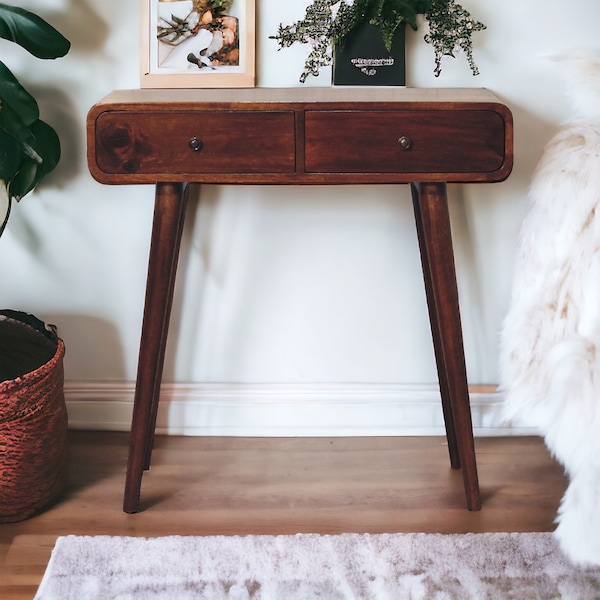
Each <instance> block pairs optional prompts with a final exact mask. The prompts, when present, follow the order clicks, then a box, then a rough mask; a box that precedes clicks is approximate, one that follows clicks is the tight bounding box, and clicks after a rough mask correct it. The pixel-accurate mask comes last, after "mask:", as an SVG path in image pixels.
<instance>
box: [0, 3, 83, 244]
mask: <svg viewBox="0 0 600 600" xmlns="http://www.w3.org/2000/svg"><path fill="white" fill-rule="evenodd" d="M0 37H2V38H4V39H7V40H10V41H11V42H15V43H16V44H18V45H19V46H21V47H23V48H25V50H27V51H28V52H30V53H31V54H32V55H33V56H35V57H37V58H42V59H52V58H59V57H61V56H64V55H65V54H66V53H67V52H68V51H69V48H70V46H71V44H70V42H69V41H68V40H67V39H66V38H65V37H64V36H63V35H62V34H61V33H59V32H58V31H57V30H56V29H54V27H52V26H51V25H50V24H49V23H47V22H46V21H44V20H43V19H42V18H40V17H39V16H37V15H35V14H33V13H31V12H29V11H27V10H25V9H23V8H19V7H17V6H10V5H8V4H0ZM59 158H60V141H59V139H58V135H57V134H56V132H55V131H54V129H53V128H52V127H50V125H48V124H47V123H45V122H44V121H42V120H41V119H40V113H39V108H38V104H37V102H36V100H35V98H34V97H33V96H32V95H31V94H30V93H29V92H28V91H27V90H26V89H25V88H24V87H23V86H22V85H21V84H20V83H19V80H18V79H17V78H16V77H15V76H14V75H13V73H12V72H11V71H10V69H8V67H7V66H6V65H5V64H4V63H3V62H2V61H1V60H0V235H2V233H3V231H4V229H5V228H6V224H7V222H8V218H9V216H10V210H11V206H12V202H13V200H17V201H18V200H20V199H21V198H23V196H25V195H26V194H28V193H29V192H30V191H31V190H33V189H34V188H35V186H36V185H37V184H38V183H39V181H40V180H41V179H42V178H43V177H44V176H45V175H46V174H47V173H49V172H50V171H52V169H54V167H55V166H56V164H57V163H58V160H59Z"/></svg>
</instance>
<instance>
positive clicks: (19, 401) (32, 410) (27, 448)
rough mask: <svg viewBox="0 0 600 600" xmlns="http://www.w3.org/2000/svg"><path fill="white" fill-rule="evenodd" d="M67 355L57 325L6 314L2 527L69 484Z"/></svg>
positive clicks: (1, 321)
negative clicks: (65, 357)
mask: <svg viewBox="0 0 600 600" xmlns="http://www.w3.org/2000/svg"><path fill="white" fill-rule="evenodd" d="M64 353H65V346H64V343H63V341H62V340H61V339H60V338H59V337H58V336H57V334H56V331H55V328H54V327H53V326H46V325H45V324H44V323H43V322H42V321H40V320H39V319H37V318H35V317H34V316H33V315H28V314H26V313H22V312H18V311H10V310H3V311H0V523H9V522H14V521H21V520H23V519H26V518H28V517H30V516H32V515H33V514H35V513H36V512H38V511H39V510H40V509H41V508H43V507H44V506H45V505H47V504H48V503H49V502H50V501H51V500H53V499H54V498H55V497H56V496H57V495H58V494H59V493H60V492H61V491H62V489H63V487H64V485H65V483H66V478H67V470H68V463H69V451H68V443H67V409H66V405H65V398H64V389H63V383H64V375H63V356H64Z"/></svg>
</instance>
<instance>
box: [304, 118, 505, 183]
mask: <svg viewBox="0 0 600 600" xmlns="http://www.w3.org/2000/svg"><path fill="white" fill-rule="evenodd" d="M505 137H506V136H505V122H504V119H503V117H502V116H501V115H500V114H498V113H496V112H494V111H493V110H435V111H433V110H432V111H427V110H407V111H384V110H381V111H353V110H342V111H307V113H306V127H305V141H306V150H305V152H306V154H305V170H306V172H307V173H436V172H437V173H466V172H469V173H492V172H494V171H497V170H498V169H500V167H501V166H502V165H503V163H504V159H505V152H506V149H505Z"/></svg>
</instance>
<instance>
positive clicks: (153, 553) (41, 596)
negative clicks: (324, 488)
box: [36, 533, 600, 600]
mask: <svg viewBox="0 0 600 600" xmlns="http://www.w3.org/2000/svg"><path fill="white" fill-rule="evenodd" d="M138 598H139V599H143V600H151V599H160V600H169V599H171V598H172V599H173V600H187V599H188V598H189V599H191V598H194V599H198V598H200V599H201V598H207V599H208V598H210V600H219V599H221V598H223V599H225V598H227V599H236V600H242V599H252V600H265V599H269V600H271V599H273V600H310V599H312V598H325V599H336V600H337V599H354V598H361V599H363V598H368V599H371V598H372V599H376V600H386V599H390V600H399V599H401V600H404V599H406V600H408V599H410V600H416V599H426V600H442V599H443V600H450V599H460V600H464V599H469V598H473V599H477V600H481V599H487V598H490V599H491V598H498V599H502V600H504V599H510V598H518V599H519V600H526V599H529V598H540V599H543V600H551V599H553V598H568V599H573V600H575V599H577V600H581V599H586V598H600V569H598V568H594V569H583V568H578V567H574V566H572V565H571V564H570V563H569V562H568V560H567V559H566V558H565V556H564V555H563V554H562V553H561V551H560V549H559V547H558V545H557V542H556V541H555V540H554V538H553V537H552V534H549V533H485V534H465V535H442V534H380V535H368V534H364V535H363V534H342V535H337V536H326V535H316V534H299V535H295V536H247V537H238V536H233V537H224V536H215V537H191V536H190V537H185V536H184V537H179V536H172V537H161V538H134V537H109V536H95V537H78V536H67V537H61V538H59V539H58V540H57V542H56V546H55V548H54V550H53V552H52V558H51V559H50V563H49V565H48V568H47V570H46V574H45V575H44V579H43V581H42V584H41V585H40V588H39V590H38V593H37V595H36V600H71V599H72V600H97V599H98V600H99V599H103V600H104V599H111V600H112V599H119V600H126V599H127V600H129V599H138Z"/></svg>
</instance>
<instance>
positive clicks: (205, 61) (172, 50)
mask: <svg viewBox="0 0 600 600" xmlns="http://www.w3.org/2000/svg"><path fill="white" fill-rule="evenodd" d="M141 2H142V11H141V12H142V32H141V50H140V66H141V73H140V87H142V88H220V87H223V88H231V87H254V85H255V70H256V69H255V42H256V21H255V10H256V9H255V0H232V2H231V6H230V7H229V9H228V10H227V13H226V14H219V11H218V10H214V11H211V10H207V6H208V7H210V6H211V5H212V6H215V7H218V6H220V5H222V4H223V3H222V2H220V1H219V0H215V1H214V2H213V3H211V2H210V0H209V1H208V2H207V1H206V0H141Z"/></svg>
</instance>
